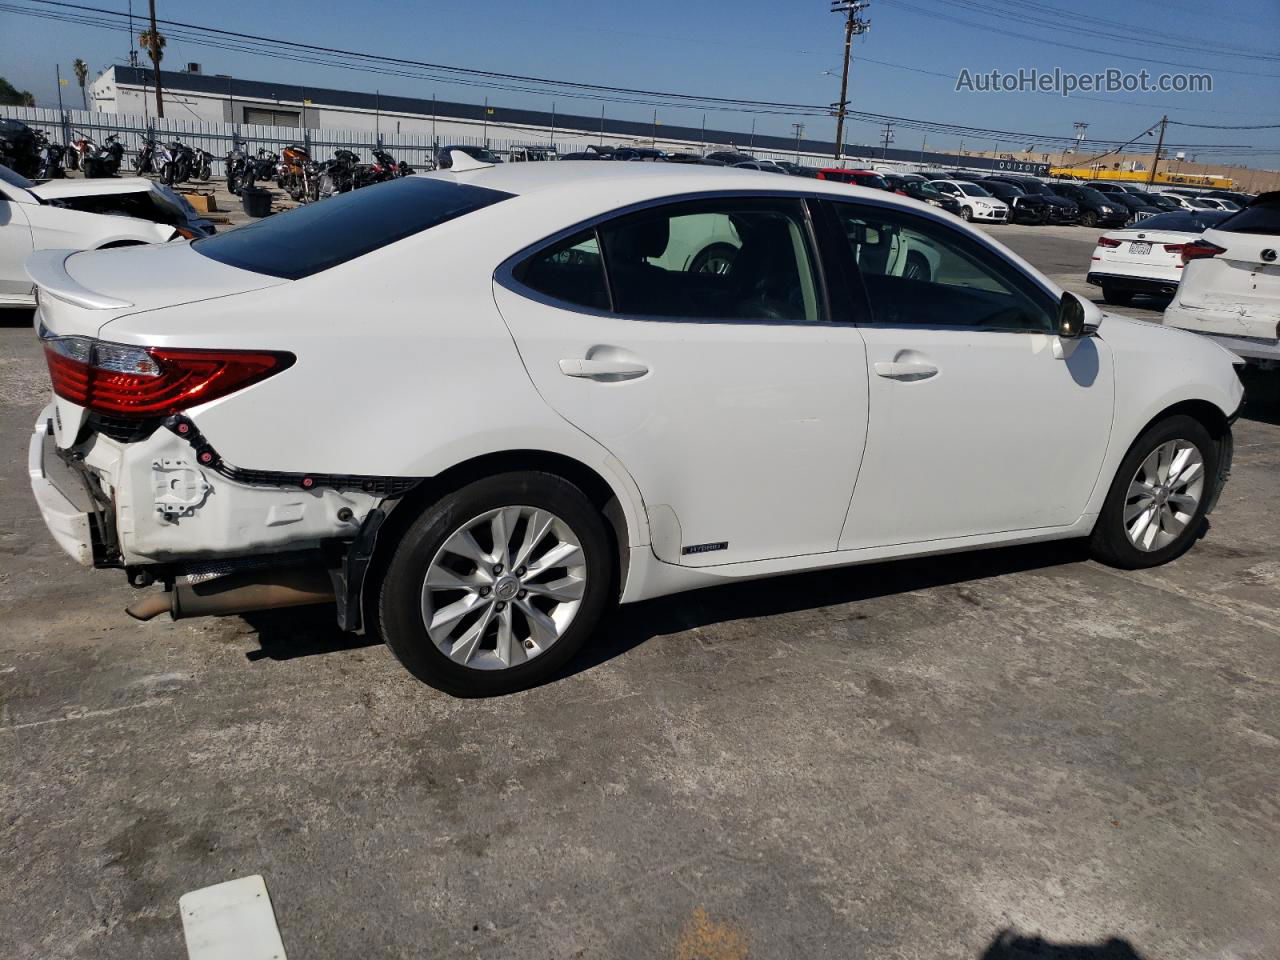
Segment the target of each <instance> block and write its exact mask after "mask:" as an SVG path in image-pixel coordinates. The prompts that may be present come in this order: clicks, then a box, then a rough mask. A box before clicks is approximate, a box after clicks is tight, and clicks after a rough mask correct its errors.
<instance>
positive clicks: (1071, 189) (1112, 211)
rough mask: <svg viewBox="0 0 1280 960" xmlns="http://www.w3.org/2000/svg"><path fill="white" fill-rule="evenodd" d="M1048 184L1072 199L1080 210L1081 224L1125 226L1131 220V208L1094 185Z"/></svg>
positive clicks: (1053, 189)
mask: <svg viewBox="0 0 1280 960" xmlns="http://www.w3.org/2000/svg"><path fill="white" fill-rule="evenodd" d="M1046 186H1047V187H1048V188H1049V189H1050V190H1052V191H1053V192H1054V193H1056V194H1057V195H1058V196H1060V197H1063V198H1065V199H1067V200H1070V201H1071V202H1072V203H1074V204H1075V205H1076V206H1077V207H1078V208H1079V210H1080V224H1081V226H1085V227H1099V226H1101V227H1123V226H1124V225H1125V224H1126V223H1128V221H1129V208H1128V207H1125V206H1121V205H1120V204H1119V203H1117V202H1116V201H1115V200H1113V199H1111V197H1110V196H1109V195H1107V194H1105V193H1099V192H1098V191H1097V190H1094V189H1093V188H1092V187H1082V186H1079V185H1078V184H1074V183H1062V182H1061V181H1054V182H1053V183H1048V184H1046Z"/></svg>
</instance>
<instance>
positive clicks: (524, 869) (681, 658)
mask: <svg viewBox="0 0 1280 960" xmlns="http://www.w3.org/2000/svg"><path fill="white" fill-rule="evenodd" d="M991 232H992V233H993V234H994V235H996V236H998V237H999V238H1000V239H1001V240H1002V241H1004V242H1006V243H1009V244H1010V245H1011V246H1012V247H1014V249H1016V250H1018V251H1019V252H1020V253H1022V254H1023V255H1024V256H1025V257H1027V259H1029V260H1030V261H1031V262H1033V263H1035V264H1036V265H1038V266H1039V267H1040V268H1041V269H1042V270H1044V271H1045V272H1046V273H1048V274H1050V275H1051V276H1052V277H1053V278H1054V279H1055V280H1057V281H1059V282H1061V283H1064V284H1066V285H1068V286H1070V287H1071V288H1072V289H1076V290H1078V291H1080V292H1091V293H1094V294H1095V295H1096V291H1093V290H1092V289H1091V288H1088V287H1087V286H1085V285H1084V284H1083V281H1082V279H1081V277H1082V275H1083V272H1084V267H1085V264H1087V260H1088V255H1089V250H1090V249H1091V248H1092V244H1093V240H1094V238H1095V237H1096V233H1097V231H1089V230H1085V229H1084V228H1070V227H1063V228H1058V227H1044V228H1028V227H1018V226H1001V227H993V228H991ZM1122 312H1125V313H1129V314H1131V315H1135V316H1143V317H1146V318H1147V319H1158V317H1159V311H1158V310H1152V309H1148V308H1144V306H1143V305H1142V303H1141V301H1139V303H1138V304H1137V305H1135V306H1134V307H1132V308H1128V309H1126V310H1124V311H1122ZM1104 335H1105V334H1104ZM1276 385H1277V379H1276V378H1273V379H1272V380H1271V381H1270V382H1266V381H1262V380H1252V381H1251V382H1250V384H1249V386H1250V390H1251V397H1252V399H1251V401H1250V403H1249V405H1248V407H1247V408H1246V410H1245V413H1244V416H1243V417H1242V419H1241V420H1240V421H1239V422H1238V423H1237V425H1236V460H1235V471H1234V475H1233V478H1232V480H1231V482H1230V484H1229V485H1228V487H1227V488H1226V492H1225V494H1224V495H1223V498H1222V501H1221V504H1220V505H1219V507H1218V510H1217V511H1216V513H1215V514H1214V515H1213V523H1212V528H1211V530H1210V531H1209V532H1208V534H1207V536H1206V537H1205V539H1204V540H1202V541H1201V542H1200V543H1199V544H1198V545H1197V546H1196V547H1195V548H1194V549H1193V550H1192V551H1191V552H1190V553H1189V554H1188V555H1186V556H1185V557H1183V558H1182V559H1181V560H1179V561H1177V562H1175V563H1173V564H1171V565H1169V566H1167V567H1163V568H1159V569H1156V570H1152V571H1146V572H1138V573H1123V572H1119V571H1115V570H1112V569H1109V568H1106V567H1102V566H1099V565H1097V564H1095V563H1093V562H1091V561H1089V560H1087V559H1085V558H1084V557H1083V556H1082V553H1081V551H1080V550H1079V549H1078V548H1077V547H1076V546H1075V545H1072V544H1050V545H1048V546H1039V547H1033V548H1015V549H1006V550H998V551H985V552H981V553H976V554H967V555H961V556H954V557H947V558H941V559H933V560H928V561H910V562H899V563H893V564H880V565H875V566H864V567H855V568H852V569H846V570H840V571H834V572H827V573H821V574H814V575H804V576H793V577H787V578H782V579H778V580H775V581H769V582H763V583H751V584H745V585H740V586H728V587H722V588H718V589H715V590H710V591H703V592H699V593H692V594H686V595H682V596H676V597H671V598H666V599H662V600H657V601H651V602H647V603H645V604H641V605H637V606H632V607H628V608H625V609H623V610H621V611H619V612H618V613H616V614H615V615H614V616H613V618H612V619H611V621H610V622H609V624H608V626H607V627H606V629H605V630H604V631H603V634H602V636H601V637H600V638H599V640H598V642H597V643H596V644H595V646H594V647H592V648H591V649H590V650H589V652H588V655H587V656H586V657H585V658H584V659H583V660H582V661H580V662H578V663H577V664H575V665H574V667H573V669H572V670H571V671H570V672H569V674H568V675H567V676H565V677H563V678H562V679H560V680H558V681H557V682H555V683H552V684H549V685H546V686H543V687H541V688H538V689H535V690H532V691H528V692H526V693H522V694H519V695H515V696H510V697H505V698H500V699H493V700H487V701H462V700H453V699H449V698H447V697H445V696H443V695H441V694H438V693H436V692H435V691H433V690H430V689H428V688H426V687H423V686H420V685H419V684H418V683H417V682H416V681H414V680H413V679H412V678H411V677H410V676H409V675H408V674H407V673H405V671H403V670H402V669H401V668H400V667H399V666H398V665H397V664H396V663H395V662H394V661H393V659H392V657H391V655H390V653H389V652H388V651H386V650H385V649H384V648H382V647H381V646H378V645H373V644H371V643H369V642H368V641H366V640H363V639H361V638H358V637H352V636H345V635H342V634H340V633H338V632H337V631H336V630H335V629H334V628H333V627H332V625H331V622H330V620H331V618H330V616H329V615H328V614H327V613H326V612H325V611H323V610H321V611H303V612H297V611H292V612H291V611H284V612H278V613H275V614H271V615H268V614H259V615H254V616H252V617H243V618H241V617H233V618H228V619H223V620H194V621H183V622H179V623H170V622H166V619H158V620H155V621H152V622H149V623H135V622H133V621H131V620H130V619H128V618H127V617H126V616H125V615H124V613H123V608H124V606H125V605H126V603H128V602H130V600H131V598H132V596H133V592H132V591H131V590H130V589H129V588H128V587H127V586H126V584H125V582H124V578H123V576H121V575H119V574H116V573H107V572H93V571H88V570H85V569H82V568H80V567H77V566H76V565H75V564H74V563H73V562H72V561H71V560H70V559H68V558H67V557H66V556H64V555H63V554H62V553H61V552H60V551H59V550H58V548H57V547H56V546H55V545H54V544H53V542H52V540H51V539H50V538H49V537H48V535H47V533H46V531H45V529H44V527H43V524H42V522H41V520H40V518H39V516H38V515H37V513H36V511H35V507H34V505H33V503H32V502H31V499H30V494H29V489H28V487H27V482H26V475H25V471H24V463H25V453H26V441H27V436H28V435H29V432H30V429H31V424H32V421H33V420H34V418H35V416H36V413H37V411H38V410H39V408H40V406H41V405H42V404H43V403H44V402H45V395H46V392H47V375H46V372H45V369H44V364H43V361H42V359H41V358H40V354H39V351H38V349H37V345H36V343H35V340H34V338H33V336H32V333H31V330H30V328H29V315H22V316H10V317H7V318H4V317H0V443H2V444H3V447H4V449H6V450H7V451H9V453H8V456H6V457H5V458H4V460H3V463H2V466H0V469H3V475H2V476H3V482H2V483H0V623H2V624H3V626H2V627H0V750H2V751H3V753H2V756H3V775H2V776H0V808H2V809H3V821H2V822H0V864H3V868H2V872H0V880H2V881H3V882H2V884H0V890H3V892H2V893H0V956H4V957H6V958H8V957H12V958H18V960H27V958H32V960H34V958H40V960H46V958H72V957H75V958H90V957H92V958H116V957H119V958H130V960H135V958H149V957H156V958H172V957H181V956H184V955H185V953H184V948H183V943H182V928H181V923H180V920H179V917H178V911H177V903H178V898H179V896H181V895H182V894H183V893H185V892H186V891H189V890H192V889H194V888H198V887H203V886H206V885H209V884H213V883H218V882H220V881H223V880H228V879H232V878H235V877H240V876H245V875H249V874H261V875H262V876H263V877H264V878H265V880H266V883H267V886H268V888H269V890H270V892H271V896H272V900H273V903H274V907H275V911H276V916H277V919H278V921H279V926H280V930H281V934H282V937H283V940H284V944H285V946H286V948H287V950H288V953H289V956H290V957H291V958H292V960H318V958H349V957H445V956H483V957H490V958H497V957H519V958H532V957H556V958H560V957H602V958H646V960H648V958H657V957H675V958H678V960H695V958H708V960H741V958H744V957H748V956H750V957H833V958H834V957H869V958H870V957H876V958H880V957H884V958H900V960H914V958H929V960H935V958H974V960H976V958H980V957H985V958H988V960H1012V958H1014V957H1018V958H1023V957H1039V956H1054V957H1058V958H1060V957H1064V956H1066V954H1049V953H1044V952H1034V950H1033V943H1032V942H1031V941H1030V940H1026V941H1023V942H1022V947H1025V948H1026V949H1025V951H1024V952H1017V950H1018V949H1019V948H1018V947H1017V944H1016V938H1017V937H1024V938H1035V937H1041V938H1043V942H1044V943H1046V944H1052V945H1058V946H1061V945H1065V944H1077V945H1083V946H1087V947H1091V948H1094V950H1093V952H1081V953H1078V954H1071V955H1070V956H1071V957H1073V958H1081V960H1088V958H1097V960H1101V958H1121V957H1129V958H1131V957H1133V956H1139V957H1142V958H1145V960H1157V958H1203V960H1237V958H1263V957H1274V956H1276V954H1277V944H1280V799H1278V798H1280V710H1278V708H1277V695H1278V694H1280V516H1278V514H1277V510H1276V505H1277V502H1278V501H1277V494H1278V493H1280V481H1278V480H1277V477H1280V395H1278V394H1280V391H1277V389H1276ZM944 486H945V484H944ZM1011 938H1012V939H1011ZM1127 951H1131V952H1127Z"/></svg>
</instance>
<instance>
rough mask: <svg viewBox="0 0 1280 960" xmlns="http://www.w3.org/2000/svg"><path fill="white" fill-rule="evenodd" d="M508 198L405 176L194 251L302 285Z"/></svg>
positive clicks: (210, 240)
mask: <svg viewBox="0 0 1280 960" xmlns="http://www.w3.org/2000/svg"><path fill="white" fill-rule="evenodd" d="M510 196H511V194H509V193H502V192H501V191H498V190H487V189H485V188H483V187H474V186H470V185H466V184H456V183H449V182H448V181H445V180H434V179H430V178H426V177H403V178H401V179H398V180H391V181H388V182H386V183H380V184H377V185H375V186H372V187H364V188H362V189H360V190H353V191H351V192H350V193H343V194H339V195H338V196H336V197H330V198H328V199H325V200H321V201H319V202H317V203H310V204H307V205H306V206H305V207H299V208H298V209H296V210H290V211H289V212H288V213H280V214H276V215H275V216H271V217H267V218H266V219H264V220H259V221H257V222H256V223H252V224H249V225H248V226H247V227H241V228H240V229H238V230H232V231H230V232H229V233H220V234H218V235H217V236H214V237H206V238H205V239H203V240H196V241H193V242H192V244H191V247H192V249H194V250H195V251H196V252H197V253H201V254H203V255H204V256H206V257H208V258H209V259H211V260H217V261H218V262H220V263H225V264H227V265H229V266H232V267H239V268H240V269H242V270H252V271H253V272H254V273H265V274H268V275H269V276H273V277H284V278H285V279H287V280H297V279H299V278H301V277H309V276H311V275H312V274H313V273H319V272H320V271H322V270H328V269H329V268H330V267H336V266H337V265H338V264H340V263H346V262H347V261H348V260H354V259H355V258H356V257H362V256H364V255H365V254H366V253H370V252H371V251H373V250H376V249H377V248H379V247H385V246H386V245H387V244H390V243H395V242H396V241H397V240H403V239H404V238H405V237H408V236H412V235H413V234H415V233H421V232H422V231H424V230H428V229H430V228H431V227H435V226H438V225H439V224H442V223H445V222H447V221H449V220H454V219H456V218H458V217H461V216H465V215H466V214H468V213H472V212H474V211H476V210H479V209H481V208H483V207H487V206H489V205H490V204H494V203H497V202H498V201H499V200H506V199H508V198H509V197H510Z"/></svg>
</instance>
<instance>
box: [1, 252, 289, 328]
mask: <svg viewBox="0 0 1280 960" xmlns="http://www.w3.org/2000/svg"><path fill="white" fill-rule="evenodd" d="M26 266H27V275H28V276H30V277H31V279H32V280H33V281H34V282H35V283H36V285H37V286H38V287H39V296H40V306H41V314H42V319H43V320H44V321H45V322H46V323H47V324H48V325H49V327H50V329H52V330H53V331H54V332H56V333H58V334H62V335H70V334H80V335H83V336H93V335H95V334H96V333H97V331H98V330H99V329H100V328H101V327H102V326H103V325H104V324H106V323H109V322H111V321H112V320H115V319H118V318H119V317H122V316H126V315H128V314H133V313H141V312H143V311H147V310H156V309H159V308H161V307H170V306H177V305H179V304H184V303H194V302H196V301H199V300H213V299H216V298H219V297H229V296H233V295H235V294H238V293H248V292H249V291H251V290H262V289H265V288H267V287H276V286H280V285H282V284H286V283H292V282H293V281H291V280H285V279H282V278H280V277H271V276H267V275H266V274H261V273H253V272H252V271H250V270H241V269H240V268H238V267H231V266H228V265H227V264H225V263H219V262H218V261H216V260H211V259H209V258H208V257H204V256H201V255H200V254H198V253H196V251H195V250H193V249H192V248H191V244H189V243H186V242H170V243H162V244H150V245H147V246H138V247H122V248H119V249H115V250H90V251H84V252H79V253H77V252H75V251H72V250H40V251H37V252H36V253H33V254H32V255H31V256H30V257H28V258H27V264H26Z"/></svg>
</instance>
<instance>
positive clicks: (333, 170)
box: [316, 150, 367, 199]
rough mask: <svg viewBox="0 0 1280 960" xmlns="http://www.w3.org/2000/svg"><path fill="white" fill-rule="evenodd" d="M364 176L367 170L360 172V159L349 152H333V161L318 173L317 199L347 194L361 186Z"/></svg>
mask: <svg viewBox="0 0 1280 960" xmlns="http://www.w3.org/2000/svg"><path fill="white" fill-rule="evenodd" d="M366 176H367V168H366V171H364V172H362V171H361V163H360V158H359V157H358V156H357V155H356V154H355V153H353V152H351V151H350V150H335V151H333V159H332V160H330V161H328V163H326V164H325V165H324V167H323V169H322V170H321V171H320V176H319V179H318V180H317V183H316V193H317V195H318V197H317V199H323V198H325V197H332V196H334V195H335V194H339V193H347V192H349V191H351V190H354V189H356V187H358V186H363V185H364V183H363V180H364V179H365V177H366Z"/></svg>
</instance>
